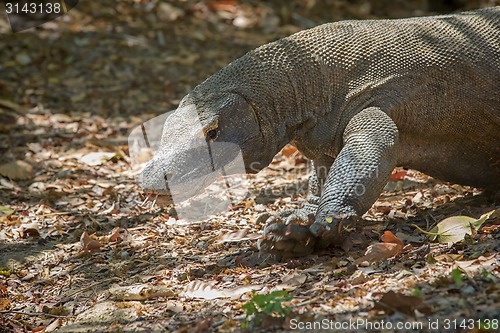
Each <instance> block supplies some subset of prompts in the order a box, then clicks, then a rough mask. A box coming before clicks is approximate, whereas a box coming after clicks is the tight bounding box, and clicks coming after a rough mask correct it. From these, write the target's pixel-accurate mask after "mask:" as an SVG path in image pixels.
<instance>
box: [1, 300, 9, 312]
mask: <svg viewBox="0 0 500 333" xmlns="http://www.w3.org/2000/svg"><path fill="white" fill-rule="evenodd" d="M10 307H11V304H10V301H9V300H8V299H7V298H0V311H3V310H7V309H9V308H10Z"/></svg>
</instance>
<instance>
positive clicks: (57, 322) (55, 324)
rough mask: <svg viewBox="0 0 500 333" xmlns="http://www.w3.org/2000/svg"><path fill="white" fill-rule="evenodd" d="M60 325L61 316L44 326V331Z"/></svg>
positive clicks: (52, 329)
mask: <svg viewBox="0 0 500 333" xmlns="http://www.w3.org/2000/svg"><path fill="white" fill-rule="evenodd" d="M61 325H62V319H61V318H57V319H56V320H54V321H53V322H52V323H50V324H49V325H48V326H47V327H45V330H44V332H54V331H55V330H57V329H58V328H59V327H61Z"/></svg>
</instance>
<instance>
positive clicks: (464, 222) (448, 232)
mask: <svg viewBox="0 0 500 333" xmlns="http://www.w3.org/2000/svg"><path fill="white" fill-rule="evenodd" d="M494 212H495V211H493V210H492V211H490V212H488V213H486V214H483V215H482V216H481V217H480V218H479V219H475V218H473V217H469V216H451V217H448V218H445V219H444V220H442V221H441V222H439V223H438V224H437V225H436V226H435V227H434V228H432V229H431V230H430V231H425V230H422V229H421V228H419V227H418V226H416V225H413V226H414V227H416V228H417V229H418V230H419V231H420V232H422V233H424V234H426V235H429V236H430V240H431V241H434V240H436V239H437V240H438V242H439V243H456V242H459V241H461V240H463V239H464V237H465V235H466V234H469V235H472V234H473V230H478V229H479V228H480V227H481V226H482V225H483V223H484V222H485V221H486V220H487V219H488V218H489V217H490V216H491V215H492V214H493V213H494Z"/></svg>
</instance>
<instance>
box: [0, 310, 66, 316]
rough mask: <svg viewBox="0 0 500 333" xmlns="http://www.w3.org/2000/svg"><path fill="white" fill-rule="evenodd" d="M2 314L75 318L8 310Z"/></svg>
mask: <svg viewBox="0 0 500 333" xmlns="http://www.w3.org/2000/svg"><path fill="white" fill-rule="evenodd" d="M0 313H1V314H4V313H5V314H8V313H13V314H21V315H25V316H46V317H50V318H70V317H73V316H58V315H53V314H50V313H45V312H23V311H17V310H6V311H0Z"/></svg>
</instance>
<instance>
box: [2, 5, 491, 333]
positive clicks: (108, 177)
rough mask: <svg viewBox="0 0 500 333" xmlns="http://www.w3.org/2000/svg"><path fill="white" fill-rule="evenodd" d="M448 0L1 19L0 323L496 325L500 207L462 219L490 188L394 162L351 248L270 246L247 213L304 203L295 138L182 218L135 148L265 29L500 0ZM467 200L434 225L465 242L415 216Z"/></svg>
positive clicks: (101, 326) (428, 216)
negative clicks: (295, 253) (153, 199)
mask: <svg viewBox="0 0 500 333" xmlns="http://www.w3.org/2000/svg"><path fill="white" fill-rule="evenodd" d="M389 3H392V5H388V4H389ZM427 3H433V6H434V7H432V8H431V7H429V6H428V5H427ZM441 3H444V4H447V6H450V5H449V4H450V3H454V2H450V1H443V2H441V1H436V2H427V1H406V2H393V1H378V2H370V1H342V0H328V1H324V2H319V1H318V2H316V1H298V0H296V1H276V2H271V3H266V2H262V1H246V2H239V1H236V0H216V1H211V2H205V1H191V0H187V1H170V2H167V1H153V0H150V1H148V0H141V1H139V0H137V1H132V0H127V1H119V2H115V1H98V2H97V1H81V2H80V4H78V5H77V7H76V8H74V9H72V10H71V11H70V12H69V13H68V14H66V15H64V16H62V17H60V18H59V19H57V20H55V21H52V22H48V23H46V24H44V25H43V26H41V27H38V28H36V29H30V30H28V31H25V32H20V33H11V32H10V27H9V25H8V22H7V20H6V18H5V17H2V16H1V15H0V34H1V37H0V50H2V51H1V52H0V156H1V160H0V332H52V331H57V332H206V331H213V332H232V331H248V332H253V331H289V330H297V331H308V330H312V329H313V325H319V324H322V325H323V326H321V328H323V329H325V331H332V332H337V331H338V332H350V331H352V332H355V331H374V332H404V331H415V332H419V331H420V332H448V331H449V332H452V331H458V332H489V331H491V332H493V331H498V329H499V325H500V323H499V320H500V280H499V279H500V268H499V267H500V266H499V263H500V255H499V253H500V227H499V225H500V219H499V218H498V216H496V215H495V214H492V215H491V216H490V219H489V220H487V221H485V219H483V220H481V221H480V222H484V223H483V224H482V225H480V223H479V224H477V227H470V224H469V222H470V221H476V220H477V219H479V218H480V217H481V216H482V215H483V214H486V213H488V212H491V211H494V210H495V209H498V203H497V205H495V203H494V202H493V201H492V200H491V199H489V198H487V197H486V196H485V195H484V194H482V193H481V192H480V190H478V189H475V188H472V187H468V186H461V185H457V184H450V183H445V182H441V181H438V180H436V179H433V178H431V177H429V176H426V175H424V174H421V173H419V172H417V171H413V170H408V171H405V170H402V169H398V170H396V171H395V173H394V174H393V177H392V178H391V181H390V182H389V184H388V185H387V187H386V189H385V191H384V193H383V194H382V195H381V197H380V198H379V200H378V201H377V202H376V203H375V204H374V205H373V207H372V208H371V209H370V210H369V211H368V212H367V213H366V214H365V215H364V216H363V223H360V224H359V225H357V226H355V227H353V228H354V229H355V230H356V233H355V236H352V238H351V242H350V243H349V244H344V246H343V247H342V248H331V249H326V250H323V251H321V252H318V253H315V254H313V255H309V256H306V257H303V258H296V259H288V260H278V259H276V258H274V257H271V256H269V255H265V254H261V253H259V251H258V249H257V246H256V243H257V239H259V238H261V237H262V229H263V226H262V223H260V222H261V221H260V220H259V219H258V218H257V217H258V216H259V214H261V213H263V212H270V213H275V212H278V211H280V210H282V209H287V208H296V207H299V206H300V205H301V204H302V203H303V202H304V200H305V195H306V184H307V176H308V175H309V174H310V168H311V166H310V163H309V161H307V160H306V159H304V158H303V157H302V155H301V154H300V152H298V151H296V149H294V148H293V147H291V146H287V147H286V148H285V149H284V150H283V151H282V152H280V153H279V154H278V155H277V156H276V157H275V159H274V161H273V163H272V164H271V165H270V166H269V167H268V168H266V169H265V170H263V171H262V172H260V173H259V174H257V175H252V176H248V180H249V183H250V185H249V191H248V194H247V195H246V196H245V197H244V198H242V199H241V200H238V201H237V202H233V203H232V205H231V206H230V207H229V209H228V210H227V211H225V212H222V213H220V214H218V215H216V216H210V217H209V218H207V219H205V220H202V221H195V222H189V223H188V222H186V221H183V220H182V219H176V218H175V215H173V214H172V213H171V211H169V210H167V209H165V208H163V207H160V206H155V207H145V206H144V205H142V203H143V201H144V199H145V195H144V193H142V192H141V190H140V188H139V186H138V185H137V183H136V182H135V180H134V176H133V171H132V166H131V161H130V157H129V146H128V141H127V138H128V135H129V133H130V132H131V130H132V129H133V128H135V127H136V126H139V125H140V124H141V123H143V122H145V121H147V120H149V119H151V118H153V117H155V116H157V115H160V114H162V113H165V112H168V111H170V110H173V109H175V107H176V106H177V104H178V102H179V101H180V99H181V98H182V97H183V96H184V95H185V94H186V93H188V92H189V91H190V90H191V89H193V87H194V86H196V84H198V83H200V82H201V81H203V80H204V79H205V78H206V77H208V76H209V75H211V74H212V73H214V72H215V71H217V70H218V69H220V68H221V67H223V66H224V65H226V64H228V63H229V62H230V61H231V60H233V59H235V58H237V57H238V56H241V55H243V54H244V53H245V52H247V51H249V50H251V49H253V48H255V47H258V46H259V45H262V44H264V43H266V42H269V41H272V40H275V39H277V38H279V37H283V36H287V35H289V34H291V33H293V32H296V31H299V30H301V29H304V28H308V27H312V26H314V25H317V24H319V23H324V22H328V21H336V20H340V19H364V18H398V17H408V16H417V15H427V14H437V13H440V12H452V11H453V10H457V9H471V8H477V7H478V6H479V5H481V6H486V5H494V4H497V5H498V2H497V1H469V2H467V1H465V2H464V1H462V2H457V3H460V5H459V6H458V5H457V6H456V7H447V6H445V5H442V6H440V5H439V4H441ZM169 213H170V214H169ZM497 213H498V212H497ZM462 215H463V216H469V217H471V219H466V218H451V219H449V220H448V224H440V225H439V227H440V228H441V229H440V231H441V232H444V233H447V234H450V233H454V232H456V233H457V234H459V235H460V232H463V234H461V240H456V239H455V240H451V241H450V239H449V238H448V239H447V238H445V237H444V234H443V235H441V236H440V237H438V239H436V240H434V241H431V240H430V237H429V236H428V235H425V234H424V233H423V232H422V231H420V230H419V229H418V228H416V227H414V225H416V226H418V227H420V228H421V229H423V230H431V228H432V227H434V226H436V224H438V223H439V222H441V221H443V220H444V219H446V218H450V217H453V216H462ZM464 221H466V222H467V223H465V224H464ZM467 228H468V229H467ZM443 230H444V231H443ZM457 230H458V231H457ZM464 230H465V231H464ZM467 230H468V232H467ZM386 231H390V233H389V232H386ZM369 245H370V246H371V249H372V252H371V254H368V255H366V256H365V251H366V249H367V247H368V246H369ZM374 253H375V254H374ZM360 258H361V259H360ZM281 290H286V291H287V292H281ZM256 295H257V296H256ZM258 295H260V296H258ZM398 324H399V325H406V326H405V327H404V328H400V327H396V325H398ZM370 325H371V326H370ZM412 325H413V326H412ZM495 325H496V326H495ZM316 328H317V327H316ZM488 328H490V330H488Z"/></svg>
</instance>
